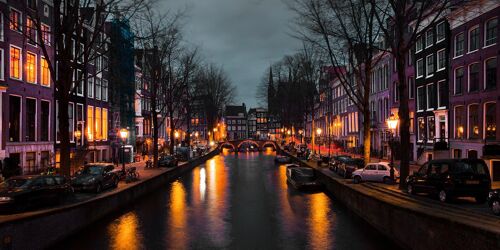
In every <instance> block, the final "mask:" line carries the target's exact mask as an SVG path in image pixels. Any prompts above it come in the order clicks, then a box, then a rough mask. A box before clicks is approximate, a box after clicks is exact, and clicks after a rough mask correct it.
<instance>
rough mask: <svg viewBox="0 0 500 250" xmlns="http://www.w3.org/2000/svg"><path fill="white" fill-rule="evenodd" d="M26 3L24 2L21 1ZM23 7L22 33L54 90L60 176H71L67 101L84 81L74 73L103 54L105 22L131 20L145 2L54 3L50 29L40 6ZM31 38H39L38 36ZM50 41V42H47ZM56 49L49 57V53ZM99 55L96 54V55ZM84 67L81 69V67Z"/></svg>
mask: <svg viewBox="0 0 500 250" xmlns="http://www.w3.org/2000/svg"><path fill="white" fill-rule="evenodd" d="M23 2H24V3H26V1H23ZM34 3H35V4H30V6H27V5H26V6H25V8H24V12H25V13H26V14H27V16H28V20H29V21H28V22H27V23H26V27H25V28H24V29H22V30H23V33H24V35H25V37H26V39H27V41H28V42H29V43H31V44H35V45H37V46H38V47H39V48H40V50H41V51H42V53H43V56H44V60H45V62H44V63H46V64H47V67H48V68H49V71H50V78H51V80H52V82H53V83H54V86H55V90H56V91H55V98H56V100H58V102H57V109H58V117H56V119H57V121H58V129H59V138H58V140H59V141H60V144H61V147H60V166H61V173H62V174H64V175H67V176H69V175H70V171H71V168H70V147H69V145H70V136H69V115H68V104H69V100H70V97H71V96H72V95H73V94H74V93H75V91H76V89H77V88H78V86H79V85H80V81H85V80H86V77H81V76H79V77H76V79H79V80H73V74H74V72H75V71H76V69H82V67H84V68H85V67H86V65H87V64H88V63H89V62H91V61H94V60H95V59H97V58H98V57H99V56H102V55H103V54H105V53H106V47H107V46H106V43H108V41H107V39H105V37H106V36H105V35H104V33H105V22H106V21H107V20H108V18H109V17H110V16H111V15H112V14H115V13H120V14H121V15H123V16H127V18H130V17H131V16H132V15H133V14H134V13H135V11H136V10H138V9H140V8H142V7H143V6H145V5H147V4H148V3H149V1H148V0H107V1H101V0H76V1H75V0H53V1H52V8H53V14H52V16H53V18H52V19H51V27H50V28H49V26H47V25H46V23H44V11H43V10H42V9H40V8H39V7H40V6H41V5H40V4H36V1H34ZM33 34H40V35H38V36H36V35H33ZM50 38H52V39H50ZM53 48H55V53H54V55H52V53H51V50H52V49H53ZM98 52H99V53H98ZM82 65H83V66H82Z"/></svg>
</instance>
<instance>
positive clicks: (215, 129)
mask: <svg viewBox="0 0 500 250" xmlns="http://www.w3.org/2000/svg"><path fill="white" fill-rule="evenodd" d="M217 131H218V129H217V128H214V136H213V139H214V141H215V133H217Z"/></svg>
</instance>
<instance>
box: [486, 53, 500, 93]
mask: <svg viewBox="0 0 500 250" xmlns="http://www.w3.org/2000/svg"><path fill="white" fill-rule="evenodd" d="M489 60H495V63H496V70H495V73H496V74H497V75H496V79H495V81H496V84H495V87H494V88H488V85H487V84H488V78H487V76H488V72H487V70H488V68H487V66H486V65H487V62H488V61H489ZM483 82H484V86H483V89H484V90H490V89H497V88H498V86H497V85H498V58H497V57H496V56H492V57H488V58H486V59H484V63H483Z"/></svg>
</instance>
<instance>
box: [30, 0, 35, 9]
mask: <svg viewBox="0 0 500 250" xmlns="http://www.w3.org/2000/svg"><path fill="white" fill-rule="evenodd" d="M36 1H37V0H28V7H29V8H31V9H33V10H35V9H36Z"/></svg>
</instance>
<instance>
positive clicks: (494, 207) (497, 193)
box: [488, 189, 500, 215]
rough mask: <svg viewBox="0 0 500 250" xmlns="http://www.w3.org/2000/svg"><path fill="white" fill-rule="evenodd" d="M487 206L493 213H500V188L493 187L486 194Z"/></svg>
mask: <svg viewBox="0 0 500 250" xmlns="http://www.w3.org/2000/svg"><path fill="white" fill-rule="evenodd" d="M488 206H489V207H490V208H491V211H492V212H493V213H494V214H495V215H500V189H493V190H491V191H490V193H489V194H488Z"/></svg>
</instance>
